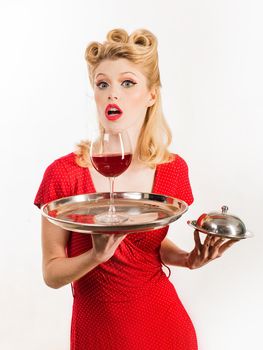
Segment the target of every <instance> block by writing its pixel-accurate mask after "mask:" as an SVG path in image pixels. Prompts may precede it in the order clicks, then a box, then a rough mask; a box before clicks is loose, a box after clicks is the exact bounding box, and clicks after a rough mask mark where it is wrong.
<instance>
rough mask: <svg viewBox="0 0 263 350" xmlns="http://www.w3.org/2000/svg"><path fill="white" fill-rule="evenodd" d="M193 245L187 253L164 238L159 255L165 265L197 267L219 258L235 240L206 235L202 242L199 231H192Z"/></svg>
mask: <svg viewBox="0 0 263 350" xmlns="http://www.w3.org/2000/svg"><path fill="white" fill-rule="evenodd" d="M194 239H195V247H194V249H193V250H192V251H191V252H190V253H187V252H185V251H184V250H182V249H180V248H179V247H177V246H176V245H175V244H174V243H173V242H172V241H171V240H169V239H168V238H165V239H164V240H163V241H162V243H161V247H160V257H161V259H162V261H163V262H164V263H165V264H166V265H174V266H182V267H187V268H189V269H191V270H192V269H197V268H199V267H202V266H204V265H205V264H207V263H208V262H211V261H212V260H214V259H217V258H219V257H220V256H221V255H222V254H223V253H224V252H225V251H226V250H227V249H229V248H230V247H231V246H232V245H233V244H234V243H236V242H237V240H236V241H235V240H231V239H230V240H227V241H226V242H225V239H224V238H220V237H215V236H212V235H207V236H206V238H205V240H204V242H203V243H202V242H201V239H200V235H199V232H198V231H197V230H195V231H194Z"/></svg>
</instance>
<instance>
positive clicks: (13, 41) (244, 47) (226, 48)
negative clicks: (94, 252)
mask: <svg viewBox="0 0 263 350" xmlns="http://www.w3.org/2000/svg"><path fill="white" fill-rule="evenodd" d="M127 3H128V4H127ZM262 11H263V5H262V3H261V2H260V1H253V0H252V1H244V0H243V1H240V0H221V1H219V0H218V1H216V0H206V1H205V0H199V1H195V0H191V1H190V0H187V1H178V0H173V1H152V0H151V1H142V0H140V1H137V0H136V1H130V2H124V1H109V0H107V1H105V0H99V1H95V2H93V1H73V0H72V1H65V0H64V1H62V0H61V1H47V0H45V1H33V0H32V1H18V0H17V1H14V0H13V1H12V0H6V1H3V0H1V1H0V33H1V34H0V35H1V41H0V61H1V64H0V130H1V137H0V142H1V174H0V176H1V211H0V215H1V248H0V249H1V254H0V259H1V261H0V276H1V287H0V295H1V298H0V348H1V349H5V350H10V349H21V350H22V349H25V350H31V349H32V350H33V349H34V350H35V349H38V350H47V349H48V350H53V349H54V350H65V349H69V332H70V317H71V305H72V297H71V290H70V287H64V288H62V289H58V290H53V289H50V288H48V287H47V286H45V285H44V283H43V281H42V275H41V242H40V213H39V211H38V209H37V208H35V207H34V206H33V204H32V203H33V200H34V196H35V194H36V191H37V189H38V186H39V184H40V181H41V179H42V175H43V172H44V170H45V168H46V166H47V165H48V164H49V163H50V162H52V161H53V160H54V159H56V158H58V157H60V156H62V155H64V154H67V153H69V152H71V151H72V150H74V148H75V144H76V143H78V142H79V141H80V140H81V139H85V137H86V135H87V133H88V130H89V127H90V125H91V124H92V123H93V121H92V120H94V101H93V99H92V91H91V88H90V86H89V83H88V77H87V68H86V63H85V60H84V51H85V47H86V45H87V44H88V43H89V42H90V41H93V40H98V41H103V40H104V39H105V36H106V33H107V32H108V31H109V30H110V29H113V28H118V27H122V28H125V29H126V30H127V31H128V32H129V33H130V32H132V31H133V30H135V29H137V28H147V29H149V30H151V31H152V32H153V33H155V34H156V36H157V37H158V40H159V58H160V70H161V80H162V84H163V88H162V96H163V104H164V111H165V115H166V118H167V120H168V122H169V124H170V126H171V128H172V132H173V136H174V139H173V140H174V141H173V145H172V147H171V150H173V151H174V152H177V153H179V154H180V155H181V156H182V157H183V158H185V160H186V161H187V162H188V165H189V171H190V179H191V183H192V187H193V192H194V195H195V202H194V204H193V206H191V208H190V209H189V211H188V212H187V213H186V215H184V216H183V217H182V218H181V219H180V220H179V221H178V222H176V223H174V224H173V225H172V226H171V227H170V231H169V237H171V238H172V239H173V241H174V242H175V243H176V244H178V245H179V246H181V247H182V248H184V249H186V250H190V249H192V248H193V230H192V229H191V228H190V227H189V226H188V225H187V224H186V222H187V220H188V219H195V218H197V217H198V216H199V214H201V213H203V212H207V211H211V210H220V207H221V206H222V205H224V204H226V205H228V206H229V208H230V211H231V212H232V213H233V214H236V215H238V216H239V217H240V218H242V220H243V221H244V222H245V224H246V226H247V228H248V229H249V230H251V231H252V232H254V234H255V237H254V238H253V239H248V240H244V241H241V242H239V243H238V244H236V245H234V246H233V247H232V248H231V250H229V251H227V252H226V254H225V255H224V256H223V257H222V258H221V259H218V260H216V261H214V262H212V263H211V264H208V265H206V266H205V267H203V268H201V269H198V270H193V271H190V270H186V269H182V268H172V277H171V280H172V282H173V283H174V285H175V286H176V289H177V291H178V293H179V295H180V297H181V299H182V301H183V303H184V305H185V307H186V309H187V310H188V312H189V314H190V316H191V318H192V320H193V323H194V325H195V327H196V331H197V335H198V340H199V346H200V349H201V350H233V349H239V350H245V349H259V348H260V347H261V344H262V342H261V338H262V334H261V333H262V311H263V308H262V295H263V286H262V267H263V264H262V255H261V253H262V244H263V238H262V233H263V232H262V204H263V203H262V194H263V188H262V178H263V174H262V160H263V159H262V149H263V144H262V121H261V120H262V115H263V107H262V98H263V89H262V81H263V74H262V62H263V54H262V34H263V30H262V26H261V23H262ZM102 331H103V330H102ZM164 350H165V349H164Z"/></svg>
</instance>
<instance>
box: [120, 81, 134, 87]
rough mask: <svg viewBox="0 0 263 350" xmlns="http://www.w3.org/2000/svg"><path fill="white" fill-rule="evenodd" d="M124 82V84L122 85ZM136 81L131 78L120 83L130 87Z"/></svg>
mask: <svg viewBox="0 0 263 350" xmlns="http://www.w3.org/2000/svg"><path fill="white" fill-rule="evenodd" d="M125 83H128V85H127V84H125ZM123 84H124V85H123ZM135 84H136V83H134V82H133V81H131V80H124V82H123V83H122V85H123V86H124V87H131V86H133V85H135Z"/></svg>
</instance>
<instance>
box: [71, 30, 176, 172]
mask: <svg viewBox="0 0 263 350" xmlns="http://www.w3.org/2000/svg"><path fill="white" fill-rule="evenodd" d="M106 38H107V40H106V41H104V42H103V43H99V42H97V41H94V42H91V43H90V44H89V45H88V47H87V48H86V50H85V59H86V61H87V65H88V73H89V80H90V83H91V86H93V84H94V71H95V70H96V68H97V67H98V65H99V64H100V63H101V62H102V61H103V60H105V59H111V60H117V59H119V58H125V59H127V60H129V61H131V62H132V63H134V64H136V65H139V66H140V69H141V71H142V72H143V73H144V75H145V77H146V80H147V87H148V89H152V88H155V89H156V92H157V98H156V101H155V103H154V105H153V106H151V107H148V109H147V112H146V116H145V120H144V123H143V126H142V128H141V132H140V135H139V138H138V142H137V147H136V150H135V155H136V157H137V158H138V159H139V160H140V161H141V162H143V163H145V164H146V165H147V166H149V167H151V168H154V167H155V166H156V165H157V164H160V163H165V162H167V161H170V160H171V153H170V152H169V151H168V147H169V145H170V143H171V139H172V135H171V131H170V128H169V126H168V124H167V122H166V120H165V118H164V115H163V111H162V103H161V93H160V88H161V80H160V72H159V66H158V52H157V44H158V42H157V38H156V37H155V35H154V34H153V33H151V32H150V31H149V30H146V29H138V30H136V31H134V32H133V33H132V34H131V35H128V33H127V32H126V31H125V30H124V29H121V28H118V29H113V30H111V31H110V32H109V33H108V34H107V37H106ZM100 128H101V129H103V127H102V125H100ZM89 148H90V142H89V141H82V142H81V143H80V144H79V145H78V149H77V151H76V154H77V163H78V164H79V165H80V166H84V167H88V166H90V159H89Z"/></svg>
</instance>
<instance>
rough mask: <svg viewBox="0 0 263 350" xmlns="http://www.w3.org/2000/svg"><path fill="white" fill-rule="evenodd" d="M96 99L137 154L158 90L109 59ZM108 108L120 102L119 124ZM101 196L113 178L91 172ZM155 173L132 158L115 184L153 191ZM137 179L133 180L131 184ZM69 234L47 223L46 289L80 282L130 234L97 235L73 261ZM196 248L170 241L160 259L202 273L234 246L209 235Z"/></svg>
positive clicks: (100, 70)
mask: <svg viewBox="0 0 263 350" xmlns="http://www.w3.org/2000/svg"><path fill="white" fill-rule="evenodd" d="M93 89H94V97H95V101H96V106H97V111H98V119H99V121H100V123H101V124H102V125H103V127H104V128H106V129H111V130H117V129H125V130H127V131H128V133H129V135H130V139H131V141H132V144H133V149H135V146H136V144H137V140H138V136H139V133H140V129H141V126H142V123H143V121H144V118H145V114H146V111H147V108H148V107H150V106H151V105H153V104H154V103H155V99H156V93H155V89H154V88H153V89H151V90H149V89H148V88H147V81H146V77H145V76H144V74H143V73H142V71H141V70H140V68H139V67H138V66H135V65H133V64H132V63H131V62H129V61H128V60H126V59H118V60H115V61H111V60H104V61H102V62H101V63H100V64H99V66H98V67H97V69H96V71H95V73H94V85H93ZM108 103H116V104H118V106H119V107H121V109H122V110H123V112H124V113H123V116H122V117H121V118H120V119H118V120H117V121H114V122H113V121H108V120H107V119H106V118H105V115H104V110H105V107H106V105H107V104H108ZM89 170H90V174H91V177H92V180H93V183H94V186H95V188H96V191H97V192H108V191H109V183H108V179H107V178H105V177H104V176H102V175H100V174H99V173H98V172H97V171H96V170H95V169H93V168H90V169H89ZM154 176H155V169H151V168H148V167H145V166H143V165H142V164H141V163H140V162H139V161H138V160H136V159H133V161H132V163H131V165H130V167H129V168H128V170H126V171H125V172H124V173H123V174H121V175H120V176H119V177H118V178H117V179H116V181H115V190H116V191H138V192H152V187H153V182H154ZM131 179H132V181H131ZM69 236H70V233H69V232H68V231H66V230H64V229H62V228H60V227H58V226H56V225H53V224H51V223H50V222H49V221H48V220H47V219H45V218H42V252H43V276H44V280H45V282H46V284H47V285H48V286H50V287H52V288H60V287H62V286H64V285H67V284H69V283H71V282H73V281H76V280H78V279H79V278H81V277H82V276H84V275H85V274H86V273H88V272H89V271H91V270H92V269H94V268H95V267H96V266H98V265H99V264H101V263H103V262H106V261H107V260H109V259H110V258H111V257H112V256H113V255H114V253H115V251H116V249H117V248H118V246H119V245H120V244H121V242H122V241H123V240H124V239H125V237H126V234H92V235H91V238H92V249H90V250H88V251H87V252H85V253H83V254H81V255H79V256H77V257H72V258H69V257H67V255H66V246H67V242H68V239H69ZM194 240H195V247H194V249H193V250H192V251H191V252H186V251H184V250H182V249H180V248H179V247H177V246H176V245H175V244H174V243H173V242H172V241H171V240H170V239H168V238H165V239H164V240H163V241H162V243H161V246H160V257H161V259H162V261H163V263H165V264H166V265H171V266H182V267H187V268H189V269H196V268H199V267H201V266H203V265H205V264H207V263H208V262H210V261H212V260H214V259H217V258H218V257H220V256H221V255H222V254H223V253H224V252H225V251H226V250H227V249H228V248H229V247H231V246H232V245H233V244H234V243H235V241H233V240H227V241H224V240H222V239H221V238H218V237H213V236H211V235H207V237H206V238H205V240H204V242H203V243H201V239H200V235H199V232H198V231H197V230H196V231H195V232H194Z"/></svg>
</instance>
